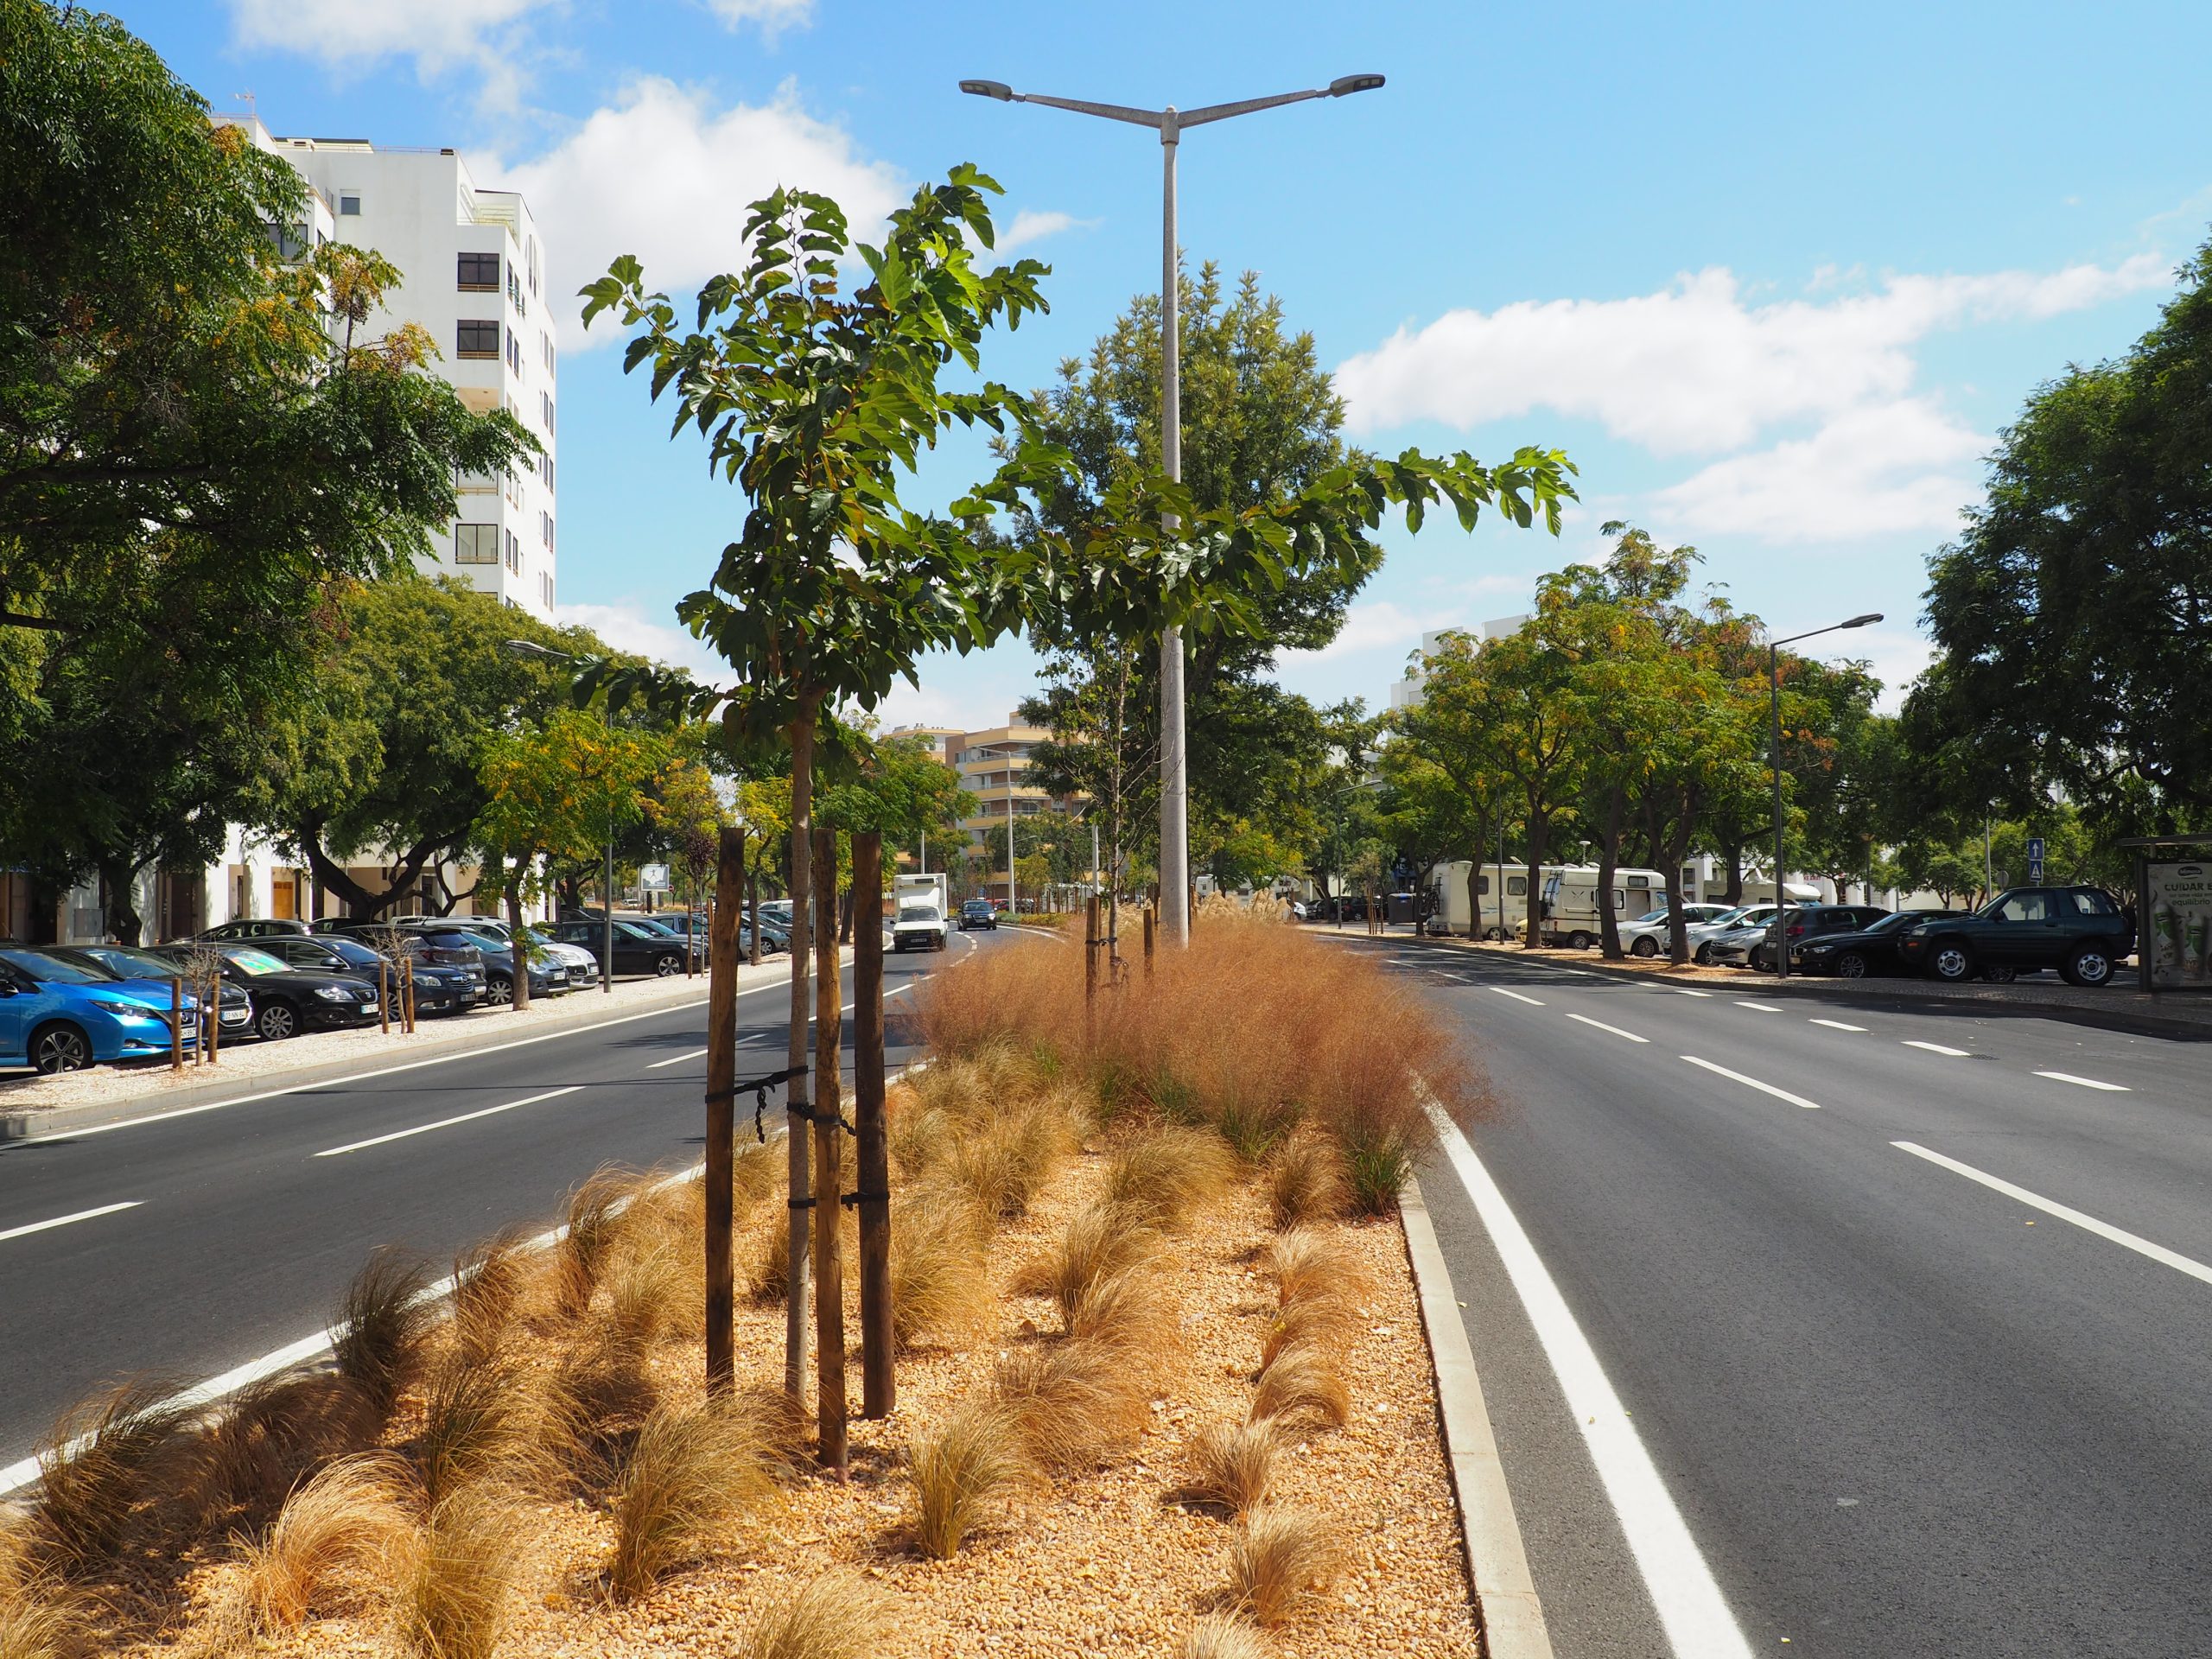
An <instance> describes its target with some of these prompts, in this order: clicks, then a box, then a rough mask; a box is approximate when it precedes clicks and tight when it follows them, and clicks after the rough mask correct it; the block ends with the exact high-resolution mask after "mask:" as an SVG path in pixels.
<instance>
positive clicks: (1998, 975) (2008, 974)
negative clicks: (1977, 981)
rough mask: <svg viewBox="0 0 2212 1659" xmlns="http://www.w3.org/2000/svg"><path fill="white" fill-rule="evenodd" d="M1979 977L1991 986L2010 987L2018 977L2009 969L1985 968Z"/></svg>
mask: <svg viewBox="0 0 2212 1659" xmlns="http://www.w3.org/2000/svg"><path fill="white" fill-rule="evenodd" d="M1981 977H1982V978H1984V979H1986V980H1987V981H1988V982H1990V983H1991V984H1992V985H2010V984H2011V983H2012V982H2013V981H2014V980H2016V979H2018V977H2019V975H2018V973H2017V972H2015V971H2014V970H2013V969H2010V968H1985V969H1982V970H1981Z"/></svg>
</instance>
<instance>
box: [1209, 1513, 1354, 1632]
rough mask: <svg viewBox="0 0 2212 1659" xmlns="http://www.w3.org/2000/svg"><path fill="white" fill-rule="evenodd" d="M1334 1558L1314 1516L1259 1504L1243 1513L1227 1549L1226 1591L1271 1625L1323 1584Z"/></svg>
mask: <svg viewBox="0 0 2212 1659" xmlns="http://www.w3.org/2000/svg"><path fill="white" fill-rule="evenodd" d="M1338 1559H1339V1555H1338V1549H1337V1547H1336V1544H1335V1542H1334V1541H1333V1540H1332V1538H1331V1537H1330V1535H1329V1533H1328V1529H1327V1528H1326V1526H1325V1524H1324V1523H1323V1522H1321V1521H1320V1520H1319V1518H1318V1517H1316V1516H1312V1515H1309V1514H1307V1513H1306V1511H1305V1510H1285V1509H1274V1510H1255V1511H1254V1512H1253V1513H1252V1514H1250V1515H1249V1516H1245V1518H1244V1523H1243V1526H1242V1527H1240V1528H1239V1529H1237V1534H1236V1547H1235V1548H1233V1549H1232V1550H1231V1551H1230V1558H1229V1576H1230V1594H1231V1595H1233V1596H1234V1597H1235V1598H1236V1605H1238V1606H1239V1607H1241V1608H1243V1610H1244V1611H1246V1612H1248V1613H1249V1614H1250V1615H1251V1616H1252V1617H1253V1618H1255V1619H1256V1620H1257V1621H1258V1622H1259V1623H1260V1624H1263V1625H1265V1626H1267V1627H1268V1629H1269V1630H1273V1629H1274V1627H1275V1626H1276V1625H1278V1624H1283V1623H1285V1622H1286V1621H1287V1620H1288V1619H1289V1618H1292V1617H1293V1616H1294V1615H1295V1614H1296V1613H1297V1612H1299V1611H1300V1610H1301V1609H1302V1608H1303V1607H1305V1606H1306V1604H1307V1603H1308V1602H1310V1601H1311V1600H1313V1598H1314V1597H1315V1596H1316V1595H1318V1594H1319V1592H1322V1591H1323V1590H1325V1589H1326V1588H1327V1586H1328V1583H1329V1580H1331V1579H1332V1578H1333V1577H1334V1576H1335V1573H1336V1569H1337V1563H1338Z"/></svg>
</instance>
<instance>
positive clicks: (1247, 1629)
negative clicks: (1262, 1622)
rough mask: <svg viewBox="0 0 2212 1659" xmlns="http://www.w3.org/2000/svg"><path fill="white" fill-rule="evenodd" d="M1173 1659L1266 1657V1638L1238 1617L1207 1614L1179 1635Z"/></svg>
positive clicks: (1250, 1658)
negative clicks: (1179, 1640) (1180, 1644)
mask: <svg viewBox="0 0 2212 1659" xmlns="http://www.w3.org/2000/svg"><path fill="white" fill-rule="evenodd" d="M1175 1651H1176V1659H1268V1653H1269V1652H1270V1651H1271V1649H1269V1648H1268V1639H1267V1637H1263V1636H1262V1635H1261V1634H1260V1633H1259V1632H1258V1631H1257V1630H1254V1629H1253V1628H1252V1627H1251V1626H1250V1625H1249V1624H1246V1623H1245V1622H1244V1621H1243V1619H1241V1618H1230V1617H1229V1616H1228V1615H1226V1614H1223V1613H1209V1614H1207V1615H1206V1617H1205V1618H1202V1619H1200V1620H1199V1621H1198V1623H1197V1624H1193V1625H1192V1627H1191V1628H1190V1630H1189V1631H1188V1632H1187V1633H1186V1634H1185V1636H1184V1637H1183V1645H1182V1646H1181V1647H1179V1648H1178V1649H1176V1650H1175Z"/></svg>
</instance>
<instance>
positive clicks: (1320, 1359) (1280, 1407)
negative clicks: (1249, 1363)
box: [1252, 1343, 1351, 1428]
mask: <svg viewBox="0 0 2212 1659" xmlns="http://www.w3.org/2000/svg"><path fill="white" fill-rule="evenodd" d="M1350 1416H1351V1395H1350V1394H1349V1393H1348V1392H1347V1391H1346V1390H1345V1388H1344V1378H1343V1377H1342V1376H1338V1373H1337V1368H1336V1366H1335V1365H1334V1364H1333V1363H1332V1362H1331V1361H1330V1359H1329V1357H1328V1356H1327V1355H1326V1354H1325V1353H1324V1352H1322V1351H1321V1349H1320V1347H1319V1344H1313V1343H1296V1344H1292V1345H1291V1346H1290V1347H1287V1348H1285V1349H1284V1350H1283V1351H1281V1353H1279V1354H1277V1355H1276V1356H1275V1357H1274V1360H1273V1361H1271V1362H1270V1363H1269V1364H1268V1368H1267V1370H1263V1371H1262V1372H1261V1373H1260V1386H1259V1388H1258V1389H1257V1390H1255V1393H1254V1394H1253V1395H1252V1421H1254V1422H1255V1423H1258V1422H1274V1423H1276V1424H1279V1425H1281V1427H1285V1428H1290V1427H1297V1426H1300V1425H1312V1426H1314V1427H1320V1426H1323V1425H1326V1426H1329V1427H1342V1426H1343V1425H1344V1421H1345V1420H1346V1419H1348V1418H1349V1417H1350Z"/></svg>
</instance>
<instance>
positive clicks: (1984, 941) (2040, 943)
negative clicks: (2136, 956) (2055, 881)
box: [1897, 887, 2135, 986]
mask: <svg viewBox="0 0 2212 1659" xmlns="http://www.w3.org/2000/svg"><path fill="white" fill-rule="evenodd" d="M2134 949H2135V915H2134V912H2132V911H2130V910H2129V909H2128V908H2127V907H2126V906H2124V905H2122V904H2121V903H2120V900H2119V899H2115V898H2113V896H2112V894H2110V893H2107V892H2106V891H2105V890H2104V889H2103V888H2101V887H2008V888H2006V889H2005V891H2004V892H2003V893H1999V894H1998V895H1997V896H1996V897H1995V898H1994V899H1991V900H1990V901H1989V902H1988V903H1987V904H1986V905H1984V906H1982V907H1981V908H1980V910H1977V911H1973V912H1950V913H1948V914H1947V915H1943V916H1932V917H1929V918H1925V919H1924V920H1923V921H1921V922H1920V923H1919V924H1917V925H1916V926H1914V927H1913V928H1912V929H1911V931H1909V932H1908V933H1906V934H1905V936H1904V938H1901V939H1899V940H1898V941H1897V955H1898V957H1900V958H1901V959H1902V960H1903V961H1904V964H1905V965H1906V966H1907V967H1908V968H1913V969H1918V970H1920V971H1921V972H1923V973H1926V974H1929V975H1932V976H1934V977H1936V978H1937V979H1942V980H1948V981H1952V982H1957V981H1959V980H1962V979H1967V978H1971V977H1972V976H1974V974H1975V973H1976V972H1986V971H1989V970H1993V969H2009V970H2010V971H2012V972H2013V973H2033V972H2035V971H2037V969H2044V968H2056V969H2057V970H2058V971H2059V973H2060V974H2061V975H2063V976H2064V977H2065V980H2066V982H2067V983H2068V984H2069V985H2084V986H2096V985H2102V984H2105V983H2106V982H2108V981H2109V980H2110V979H2111V978H2112V976H2113V971H2114V970H2115V969H2117V968H2118V967H2119V966H2120V963H2123V962H2125V961H2126V960H2127V958H2128V957H2129V955H2130V954H2131V953H2132V952H2133V950H2134Z"/></svg>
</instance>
